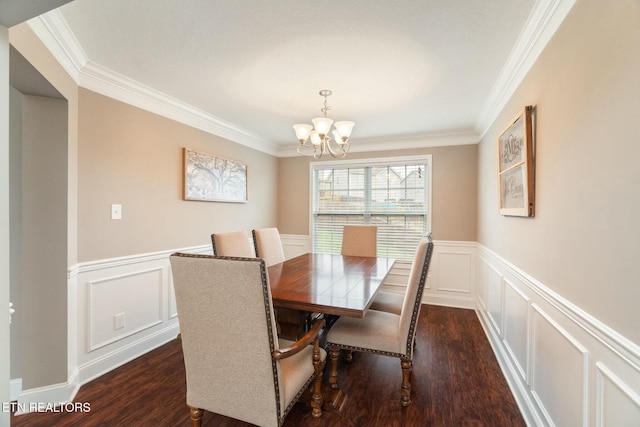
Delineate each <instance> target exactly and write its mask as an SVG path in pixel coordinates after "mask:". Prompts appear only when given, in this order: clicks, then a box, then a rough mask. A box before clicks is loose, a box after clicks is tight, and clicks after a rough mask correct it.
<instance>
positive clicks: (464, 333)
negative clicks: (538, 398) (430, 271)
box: [11, 305, 525, 427]
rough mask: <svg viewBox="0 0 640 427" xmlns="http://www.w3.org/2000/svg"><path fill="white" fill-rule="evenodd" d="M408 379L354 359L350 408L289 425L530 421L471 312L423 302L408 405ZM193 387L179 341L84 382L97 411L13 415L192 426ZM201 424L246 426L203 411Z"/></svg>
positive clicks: (26, 420) (346, 378)
mask: <svg viewBox="0 0 640 427" xmlns="http://www.w3.org/2000/svg"><path fill="white" fill-rule="evenodd" d="M327 371H328V370H327ZM401 377H402V375H401V369H400V361H399V359H395V358H391V357H385V356H376V355H372V354H364V353H354V355H353V361H352V362H351V363H347V362H345V361H344V360H342V361H341V364H340V366H339V378H338V380H339V384H340V387H341V388H342V389H343V390H344V392H345V393H346V394H347V396H348V397H347V400H346V403H345V405H344V407H343V409H342V411H341V412H330V411H325V412H324V414H323V416H322V418H320V419H314V418H312V417H311V416H309V411H310V409H309V407H307V406H306V405H305V404H303V403H300V404H297V405H296V406H295V407H294V409H293V410H292V411H291V413H290V414H289V415H288V417H287V419H286V420H285V423H284V426H283V427H294V426H329V427H347V426H354V427H360V426H367V427H371V426H384V427H400V426H524V425H525V422H524V420H523V418H522V416H521V415H520V411H519V410H518V406H517V405H516V403H515V400H514V398H513V396H512V394H511V391H510V390H509V388H508V386H507V383H506V381H505V379H504V376H503V375H502V372H501V371H500V368H499V366H498V362H497V360H496V358H495V356H494V354H493V352H492V350H491V347H490V345H489V342H488V340H487V338H486V336H485V334H484V331H483V329H482V327H481V325H480V322H479V321H478V318H477V316H476V313H475V312H474V311H473V310H463V309H455V308H447V307H438V306H431V305H425V306H423V309H422V311H421V314H420V323H419V327H418V333H417V345H416V349H415V352H414V369H413V377H412V403H411V405H410V406H409V407H407V408H403V407H402V406H401V405H400V383H401ZM185 390H186V384H185V378H184V366H183V360H182V351H181V348H180V344H179V341H178V340H174V341H171V342H169V343H168V344H166V345H164V346H162V347H160V348H158V349H156V350H154V351H151V352H149V353H147V354H145V355H144V356H142V357H139V358H138V359H135V360H133V361H131V362H130V363H127V364H126V365H124V366H122V367H120V368H117V369H115V370H113V371H111V372H109V373H107V374H105V375H103V376H102V377H100V378H98V379H96V380H94V381H92V382H90V383H88V384H86V385H84V386H82V387H81V388H80V391H79V392H78V394H77V396H76V402H81V403H85V402H88V403H90V406H91V408H90V409H91V410H90V412H85V413H81V412H77V413H32V414H24V415H18V416H12V418H11V425H12V426H14V427H28V426H60V427H64V426H85V427H87V426H127V427H128V426H150V427H158V426H189V425H190V420H189V415H188V410H187V408H186V405H185ZM238 405H242V402H238ZM203 426H216V427H225V426H248V425H247V424H246V423H243V422H239V421H237V420H232V419H229V418H225V417H222V416H219V415H216V414H212V413H209V412H205V415H204V419H203Z"/></svg>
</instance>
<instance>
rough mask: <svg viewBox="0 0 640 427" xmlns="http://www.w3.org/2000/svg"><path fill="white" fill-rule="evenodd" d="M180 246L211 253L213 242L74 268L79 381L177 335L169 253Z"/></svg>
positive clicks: (188, 249)
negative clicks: (118, 318) (119, 316)
mask: <svg viewBox="0 0 640 427" xmlns="http://www.w3.org/2000/svg"><path fill="white" fill-rule="evenodd" d="M178 250H179V251H181V252H193V253H203V254H211V246H210V245H203V246H199V247H193V248H184V249H176V250H169V251H163V252H157V253H152V254H139V255H134V256H130V257H122V258H117V259H108V260H99V261H95V262H87V263H82V264H79V265H77V266H75V267H74V272H73V274H70V277H74V278H75V280H74V287H75V288H76V289H77V291H76V295H75V298H74V299H75V301H76V310H75V311H76V319H77V321H76V322H75V324H76V327H75V329H76V331H75V334H76V337H77V338H76V340H75V341H76V348H75V351H76V359H77V366H78V369H77V372H78V375H79V382H80V384H84V383H86V382H87V381H90V380H91V379H93V378H96V377H98V376H100V375H102V374H104V373H106V372H108V371H110V370H112V369H114V368H116V367H117V366H120V365H122V364H123V363H126V362H128V361H129V360H131V359H134V358H136V357H138V356H140V355H142V354H144V353H147V352H148V351H150V350H152V349H154V348H156V347H158V346H160V345H162V344H164V343H166V342H168V341H170V340H172V339H174V338H175V337H176V336H177V334H178V319H177V310H176V304H175V297H174V294H173V281H172V277H171V266H170V263H169V256H170V255H171V254H172V253H173V252H176V251H178ZM70 300H71V297H70ZM120 313H124V327H122V328H119V325H117V324H116V323H115V322H116V321H115V320H114V316H115V315H117V314H120ZM70 333H71V329H70ZM70 351H71V349H70Z"/></svg>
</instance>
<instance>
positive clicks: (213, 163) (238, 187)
mask: <svg viewBox="0 0 640 427" xmlns="http://www.w3.org/2000/svg"><path fill="white" fill-rule="evenodd" d="M184 200H200V201H206V202H236V203H244V202H246V201H247V165H246V164H244V163H242V162H239V161H236V160H230V159H225V158H223V157H218V156H215V155H213V154H207V153H202V152H199V151H194V150H191V149H189V148H185V149H184Z"/></svg>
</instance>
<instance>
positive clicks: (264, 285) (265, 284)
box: [172, 252, 315, 426]
mask: <svg viewBox="0 0 640 427" xmlns="http://www.w3.org/2000/svg"><path fill="white" fill-rule="evenodd" d="M172 256H180V257H185V258H208V259H228V260H238V261H251V262H259V263H260V275H261V276H262V295H263V298H264V308H265V310H264V311H265V315H266V317H267V329H268V333H269V351H270V353H271V354H273V351H274V350H275V343H274V341H273V324H272V323H271V310H270V306H269V290H268V286H269V282H268V279H267V269H266V267H265V264H264V260H263V259H261V258H242V257H228V256H211V255H205V254H187V253H181V252H178V253H174V254H173V255H172ZM271 367H272V370H273V384H274V387H275V390H274V391H275V394H276V412H277V416H278V425H279V426H280V425H282V423H283V422H284V418H285V416H286V415H287V414H288V413H289V411H290V410H291V408H292V407H293V405H294V404H295V403H296V402H297V399H298V398H299V397H300V396H301V395H302V394H303V393H304V391H305V390H306V389H307V387H308V386H309V384H311V382H312V381H313V380H314V379H315V375H313V376H311V378H310V379H309V380H308V381H307V383H306V384H305V386H304V387H303V388H302V389H301V390H300V391H299V392H298V394H297V395H296V399H294V400H292V401H291V404H290V405H289V407H288V408H287V409H286V411H285V412H284V414H283V413H282V408H281V407H280V386H279V381H278V367H277V362H276V360H275V359H274V358H273V357H272V358H271Z"/></svg>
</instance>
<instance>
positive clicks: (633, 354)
mask: <svg viewBox="0 0 640 427" xmlns="http://www.w3.org/2000/svg"><path fill="white" fill-rule="evenodd" d="M477 259H478V281H477V284H478V287H477V307H476V310H477V313H478V317H479V318H480V322H481V323H482V325H483V327H484V328H485V332H486V333H487V336H488V337H489V341H490V342H491V345H492V347H493V349H494V352H495V353H496V356H497V358H498V361H499V362H500V365H501V367H502V370H503V372H504V374H505V376H506V378H507V381H508V382H509V385H510V387H511V390H512V391H513V393H514V396H515V398H516V400H517V401H518V404H519V406H520V409H521V411H522V413H523V416H524V417H525V420H526V421H527V424H528V425H531V426H534V425H536V426H597V427H604V426H632V425H633V426H637V425H640V347H638V346H637V345H635V344H633V343H631V342H630V341H628V340H627V339H626V338H624V337H622V336H620V335H619V334H618V333H616V332H615V331H613V330H611V329H610V328H608V327H607V326H606V325H604V324H602V323H601V322H599V321H598V320H597V319H594V318H593V317H592V316H590V315H589V314H588V313H585V312H583V311H582V310H580V309H579V308H577V307H575V306H574V305H573V304H571V303H570V302H569V301H567V300H565V299H563V298H562V297H560V296H558V295H557V294H555V293H554V292H552V291H551V290H549V289H548V288H547V287H546V286H544V285H543V284H541V283H539V282H538V281H536V280H535V279H533V278H532V277H530V276H528V275H527V274H526V273H525V272H523V271H521V270H520V269H518V268H517V267H516V266H514V265H512V264H510V263H509V262H507V261H506V260H504V259H502V258H501V257H500V256H498V255H497V254H495V253H494V252H492V251H490V250H489V249H487V248H485V247H483V246H482V245H478V257H477Z"/></svg>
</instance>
